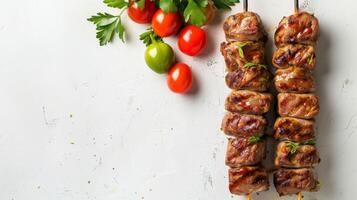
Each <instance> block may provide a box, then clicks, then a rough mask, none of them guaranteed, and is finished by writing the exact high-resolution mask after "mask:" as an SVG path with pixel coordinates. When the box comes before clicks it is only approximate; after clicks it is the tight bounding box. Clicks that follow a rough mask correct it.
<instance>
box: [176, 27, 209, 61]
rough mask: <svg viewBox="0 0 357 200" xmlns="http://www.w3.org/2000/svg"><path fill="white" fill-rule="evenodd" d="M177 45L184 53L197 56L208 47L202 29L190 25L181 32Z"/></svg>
mask: <svg viewBox="0 0 357 200" xmlns="http://www.w3.org/2000/svg"><path fill="white" fill-rule="evenodd" d="M177 43H178V46H179V49H180V50H181V51H182V52H183V53H185V54H187V55H190V56H195V55H197V54H199V53H200V52H201V51H202V49H203V48H204V47H205V45H206V33H205V31H204V30H203V29H201V28H200V27H197V26H194V25H188V26H186V27H185V28H183V29H182V30H181V32H180V34H179V36H178V40H177Z"/></svg>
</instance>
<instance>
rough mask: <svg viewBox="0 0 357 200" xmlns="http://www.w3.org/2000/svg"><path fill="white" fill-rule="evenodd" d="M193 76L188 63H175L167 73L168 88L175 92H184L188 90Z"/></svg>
mask: <svg viewBox="0 0 357 200" xmlns="http://www.w3.org/2000/svg"><path fill="white" fill-rule="evenodd" d="M192 82H193V78H192V72H191V69H190V67H189V66H188V65H186V64H184V63H176V64H175V65H174V66H172V67H171V69H170V71H169V73H168V74H167V85H168V86H169V88H170V90H171V91H173V92H176V93H185V92H187V91H189V90H190V88H191V86H192Z"/></svg>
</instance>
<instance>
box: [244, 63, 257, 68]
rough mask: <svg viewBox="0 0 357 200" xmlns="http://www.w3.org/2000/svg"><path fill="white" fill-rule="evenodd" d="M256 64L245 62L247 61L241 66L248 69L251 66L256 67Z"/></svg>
mask: <svg viewBox="0 0 357 200" xmlns="http://www.w3.org/2000/svg"><path fill="white" fill-rule="evenodd" d="M256 66H257V64H255V63H252V62H247V63H245V64H244V66H243V67H244V68H246V69H249V68H251V67H256Z"/></svg>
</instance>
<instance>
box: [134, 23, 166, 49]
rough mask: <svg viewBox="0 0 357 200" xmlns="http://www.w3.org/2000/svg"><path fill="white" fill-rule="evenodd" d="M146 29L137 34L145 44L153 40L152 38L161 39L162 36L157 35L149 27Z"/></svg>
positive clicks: (147, 44)
mask: <svg viewBox="0 0 357 200" xmlns="http://www.w3.org/2000/svg"><path fill="white" fill-rule="evenodd" d="M146 30H147V31H145V32H144V33H142V34H140V36H139V37H140V40H142V41H143V43H144V44H145V45H146V46H149V45H150V44H151V43H152V42H153V41H152V39H154V40H155V41H162V38H160V37H159V36H157V35H156V34H155V33H154V31H153V30H152V28H151V27H150V28H148V29H146Z"/></svg>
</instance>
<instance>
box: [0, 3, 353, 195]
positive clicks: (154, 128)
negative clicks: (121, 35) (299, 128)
mask: <svg viewBox="0 0 357 200" xmlns="http://www.w3.org/2000/svg"><path fill="white" fill-rule="evenodd" d="M301 3H302V4H304V5H305V6H306V8H305V9H306V10H308V11H312V12H314V13H315V14H316V16H317V17H318V18H319V20H320V23H321V29H322V31H321V37H320V43H319V45H318V51H319V52H318V61H319V64H318V67H317V73H316V76H317V82H318V84H319V86H318V93H319V94H320V97H321V113H320V116H319V118H318V131H319V138H318V146H319V150H320V152H321V157H322V162H321V164H320V165H319V167H318V172H319V175H320V179H321V181H322V189H321V191H320V192H319V193H316V194H315V193H313V194H306V195H305V197H306V198H305V199H306V200H316V199H319V200H335V199H344V200H351V199H354V198H355V193H354V192H355V186H356V185H355V180H356V179H357V159H356V154H354V153H355V152H354V150H355V146H356V144H357V135H356V134H357V132H356V129H357V106H356V103H355V102H356V101H357V93H356V92H357V85H356V84H357V79H356V75H357V74H356V73H357V68H356V66H355V65H356V61H355V60H353V59H354V58H356V57H357V52H356V50H355V47H356V46H357V42H356V35H357V27H356V22H355V21H354V20H355V19H356V18H357V13H356V12H355V9H354V8H356V6H357V3H356V1H332V0H324V1H316V0H315V1H312V2H311V3H309V2H307V1H303V2H301ZM292 5H293V3H292V0H291V1H287V0H271V1H265V0H264V1H263V0H251V2H250V8H251V9H252V10H253V11H255V12H257V13H258V14H259V15H261V17H262V19H263V22H264V24H265V27H266V29H267V31H268V32H269V39H270V41H271V39H272V35H273V31H274V29H275V27H276V25H277V24H278V22H279V21H280V19H281V17H282V16H283V15H289V14H290V13H292V10H293V9H292ZM98 11H114V10H112V9H108V8H106V7H104V6H103V4H102V3H101V1H100V0H62V1H55V0H22V1H3V2H2V3H1V6H0V92H1V94H2V95H1V98H0V110H1V112H0V177H1V178H0V188H1V189H0V199H1V200H30V199H31V200H32V199H36V200H82V199H91V200H94V199H97V200H140V199H147V200H158V199H163V200H164V199H165V200H166V199H170V200H228V199H232V197H231V195H230V194H229V192H228V189H227V177H226V173H227V172H226V170H227V168H226V167H225V166H224V154H225V149H226V140H225V137H224V136H223V135H222V134H221V132H220V131H219V126H220V121H221V118H222V117H223V114H224V110H223V103H224V99H225V96H226V95H227V93H228V90H227V88H226V86H225V84H224V78H223V77H224V63H223V58H222V57H221V55H220V53H219V50H218V47H219V43H220V42H221V41H223V39H224V38H223V32H222V30H221V24H222V21H223V19H224V17H225V16H227V15H229V14H233V13H234V12H238V11H241V5H237V6H236V7H235V8H234V10H233V11H231V12H226V13H224V14H220V17H218V18H217V19H216V20H215V22H214V24H212V25H210V26H209V27H207V30H208V34H209V38H210V40H209V45H208V48H207V49H206V51H205V52H204V54H203V55H202V56H200V57H198V58H193V59H192V58H190V57H187V56H183V55H181V54H179V53H178V52H177V54H178V59H179V60H181V61H186V62H187V63H189V64H190V65H191V66H192V69H193V72H194V74H195V77H196V81H197V83H198V88H197V90H196V92H195V93H193V94H191V95H188V96H179V95H175V94H173V93H171V92H170V91H168V89H167V87H166V83H165V78H164V76H159V75H156V74H154V73H152V72H151V71H150V69H148V68H147V67H146V66H145V63H144V59H143V53H144V47H143V45H142V44H141V42H140V41H138V40H137V35H138V33H139V32H141V31H143V30H144V28H145V27H144V26H140V25H136V24H134V23H132V22H130V21H129V20H126V17H125V19H124V21H125V24H126V27H127V29H128V33H129V34H130V37H129V39H128V42H127V44H126V45H123V44H121V43H120V42H119V41H117V42H115V43H114V44H113V45H109V46H107V47H99V46H98V43H97V40H96V39H95V31H94V26H93V25H92V24H90V23H89V22H87V21H86V18H87V17H89V16H90V15H91V14H94V13H96V12H98ZM167 41H168V42H169V43H171V44H172V45H173V46H174V47H176V44H175V43H174V41H175V39H169V40H167ZM269 48H270V49H271V50H272V49H273V45H272V43H271V42H270V43H269ZM271 188H272V189H271V190H270V191H269V192H264V193H261V194H260V195H259V196H257V195H253V199H254V200H259V199H260V200H263V199H264V200H270V199H278V196H277V194H276V193H275V189H274V187H273V186H272V187H271ZM233 199H240V198H239V197H234V198H233ZM242 199H243V198H242ZM282 199H295V197H293V198H282Z"/></svg>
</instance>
